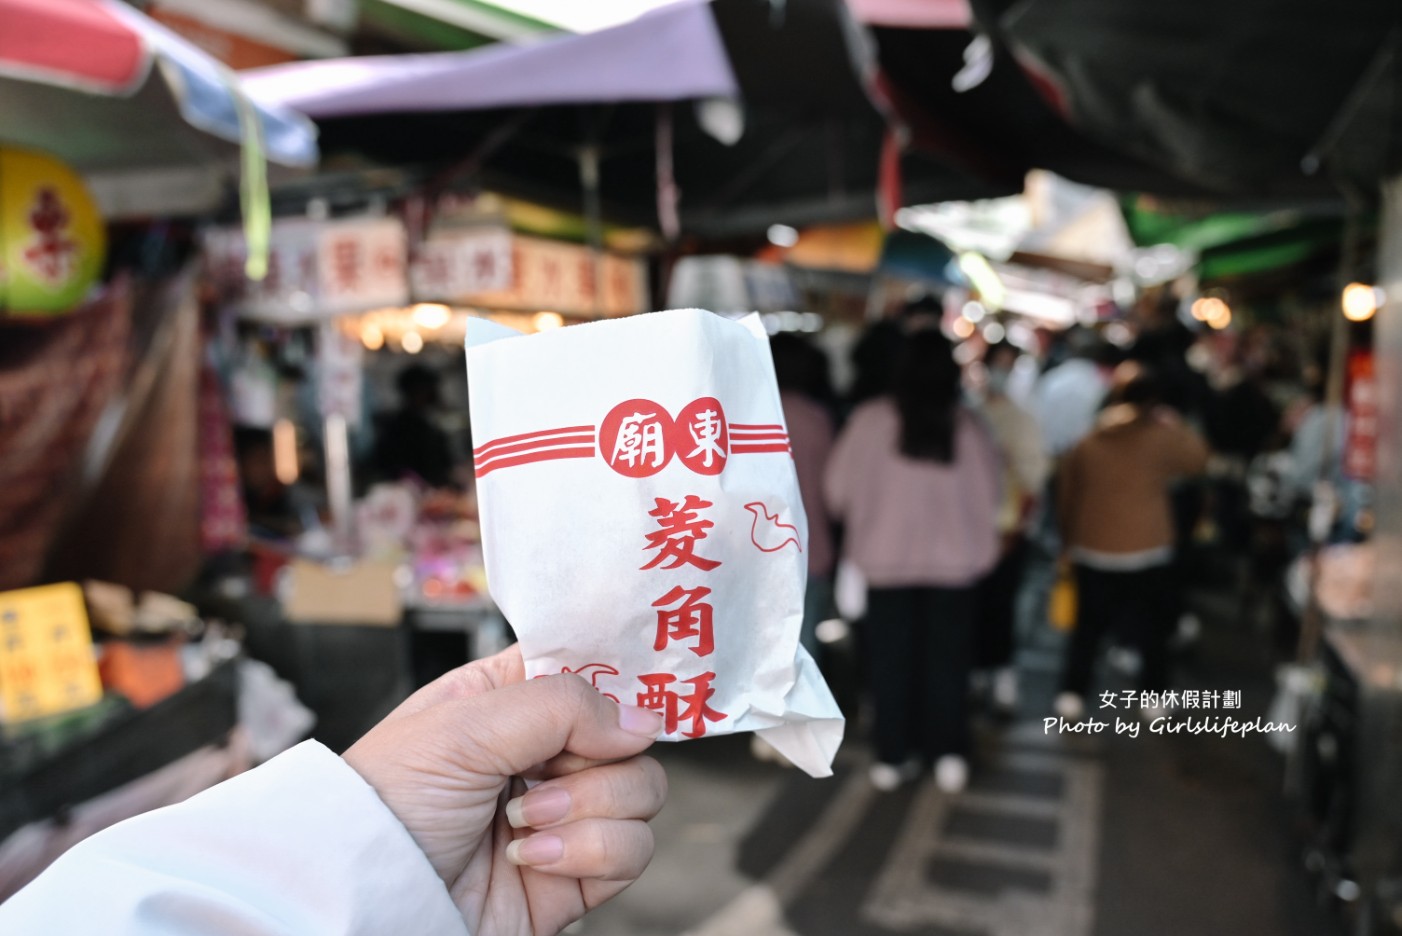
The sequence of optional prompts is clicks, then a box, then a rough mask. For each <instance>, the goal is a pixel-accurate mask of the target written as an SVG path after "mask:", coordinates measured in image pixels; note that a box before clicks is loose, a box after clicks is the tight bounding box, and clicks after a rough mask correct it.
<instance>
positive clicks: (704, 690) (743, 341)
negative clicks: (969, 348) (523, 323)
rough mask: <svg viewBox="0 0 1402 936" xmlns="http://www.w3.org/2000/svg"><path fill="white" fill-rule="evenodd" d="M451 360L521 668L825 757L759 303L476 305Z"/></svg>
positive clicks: (836, 721) (798, 547)
mask: <svg viewBox="0 0 1402 936" xmlns="http://www.w3.org/2000/svg"><path fill="white" fill-rule="evenodd" d="M502 339H509V340H502ZM467 370H468V381H469V389H470V399H471V415H472V433H473V439H474V442H475V444H476V448H475V449H474V452H473V458H474V464H475V468H476V475H477V496H478V501H479V505H480V513H481V523H482V548H483V554H484V558H485V560H486V566H487V581H488V586H489V589H490V592H491V595H492V598H493V599H494V600H495V601H496V603H497V605H498V606H499V607H500V608H501V610H502V612H503V613H504V614H505V615H506V617H507V620H509V621H510V622H511V625H512V627H513V628H514V629H515V631H516V634H517V636H518V638H519V639H520V642H521V650H522V654H523V656H524V657H525V661H526V675H527V676H528V677H535V676H541V675H546V674H553V673H561V672H571V673H578V674H580V675H581V676H583V677H584V678H586V679H588V680H589V681H590V682H591V683H592V685H593V686H594V687H595V688H597V689H598V690H599V691H600V692H602V693H604V694H606V695H607V696H609V697H610V698H613V699H615V700H617V701H620V702H625V703H628V704H631V705H642V706H645V707H647V708H651V709H653V710H655V711H657V712H658V713H659V714H661V715H662V716H663V718H664V720H665V722H666V729H665V734H664V738H665V739H668V740H682V739H686V738H699V737H710V736H713V735H719V734H729V733H731V732H737V731H754V732H757V733H758V734H759V735H760V736H761V737H762V738H764V739H765V740H766V741H768V742H769V743H770V744H771V745H773V746H774V747H775V748H776V749H777V750H778V751H779V752H780V753H782V754H783V755H784V756H785V757H787V758H788V759H789V760H791V761H792V762H793V763H794V764H795V765H797V766H798V767H800V768H802V769H803V770H805V771H807V772H808V773H809V774H811V775H813V776H815V777H817V776H829V775H831V773H832V759H833V757H834V755H835V754H836V752H837V748H838V745H839V744H840V743H841V741H842V729H843V719H842V716H841V713H840V712H839V710H838V708H837V704H836V703H835V702H834V701H833V697H832V693H831V692H830V691H829V690H828V687H827V684H826V683H825V682H824V681H823V678H822V675H821V674H820V673H819V671H818V668H817V666H816V665H815V664H814V662H813V659H812V658H811V657H810V656H809V655H808V653H807V652H806V651H805V650H804V649H803V648H802V647H801V646H800V645H799V642H798V635H799V625H800V623H801V620H802V616H803V594H804V584H805V579H806V575H807V563H806V556H805V550H806V548H807V539H808V537H807V519H806V517H805V516H804V512H803V504H802V502H801V501H800V500H799V493H798V479H797V477H796V475H795V473H794V465H793V460H792V456H791V455H790V453H789V446H788V434H787V430H786V428H785V425H784V416H783V411H782V409H781V408H780V404H779V391H778V387H777V385H776V383H775V379H774V365H773V362H772V361H771V359H770V356H769V346H768V339H767V337H766V335H765V333H764V329H763V328H762V327H761V326H760V324H759V319H758V316H749V317H748V318H746V319H744V320H741V321H738V322H737V321H731V320H727V319H723V318H721V317H719V316H716V315H713V314H711V313H709V312H703V311H700V310H697V309H685V310H678V311H672V312H659V313H654V314H650V315H642V316H636V317H633V318H627V319H620V320H614V321H606V322H597V323H593V324H588V325H579V326H574V327H571V328H565V329H559V330H556V331H550V332H543V333H540V334H535V335H530V336H521V335H518V334H517V333H516V332H513V331H511V330H510V329H506V328H503V327H502V326H498V325H494V324H492V323H491V322H487V321H485V320H480V319H474V320H472V322H471V324H470V325H469V328H468V334H467Z"/></svg>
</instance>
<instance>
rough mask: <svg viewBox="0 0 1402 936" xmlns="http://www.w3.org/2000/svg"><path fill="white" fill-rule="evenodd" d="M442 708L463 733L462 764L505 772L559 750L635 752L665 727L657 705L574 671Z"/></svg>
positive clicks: (598, 754)
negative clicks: (613, 693)
mask: <svg viewBox="0 0 1402 936" xmlns="http://www.w3.org/2000/svg"><path fill="white" fill-rule="evenodd" d="M438 708H439V709H440V710H441V717H442V718H443V719H444V721H445V722H446V723H447V727H448V729H449V731H450V732H451V734H450V737H453V738H459V739H462V742H463V743H462V745H461V747H460V753H461V754H462V755H463V756H464V757H465V758H466V759H467V760H468V763H467V764H466V765H465V766H468V767H469V768H471V769H474V770H477V771H479V772H484V773H495V774H497V775H498V776H505V777H509V776H514V775H516V774H519V773H522V772H524V771H525V770H527V769H528V768H530V767H533V766H535V765H536V764H540V763H542V762H544V761H547V760H549V759H551V758H552V757H555V756H557V755H559V754H562V753H570V754H576V755H578V756H580V757H584V758H588V759H591V760H618V759H622V758H626V757H632V756H633V755H635V754H638V753H640V752H642V751H644V750H646V749H647V748H648V747H649V746H650V745H651V744H652V742H653V741H655V740H656V739H657V736H658V735H659V734H661V733H662V719H661V717H660V716H658V715H657V714H656V713H654V712H651V711H648V710H647V709H643V708H638V707H637V706H633V705H620V704H618V703H616V702H613V701H610V700H609V699H606V698H604V697H603V695H601V694H600V693H599V692H598V691H597V690H596V689H594V688H593V687H592V686H590V685H589V684H588V683H586V682H585V681H584V680H583V679H581V678H579V677H578V676H575V675H572V674H566V675H558V676H543V677H541V678H539V679H530V680H526V681H525V682H519V683H515V684H513V685H510V686H506V687H503V688H501V689H498V690H496V691H493V692H488V693H485V694H483V695H479V696H474V697H472V698H469V699H462V700H458V701H453V702H445V703H443V704H442V705H440V706H438ZM479 761H480V762H479Z"/></svg>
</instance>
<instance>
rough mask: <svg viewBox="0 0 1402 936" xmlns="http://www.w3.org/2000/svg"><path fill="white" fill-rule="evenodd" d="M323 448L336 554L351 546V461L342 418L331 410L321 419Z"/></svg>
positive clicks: (348, 440) (344, 422)
mask: <svg viewBox="0 0 1402 936" xmlns="http://www.w3.org/2000/svg"><path fill="white" fill-rule="evenodd" d="M322 439H323V445H324V446H325V450H326V500H327V504H328V506H329V507H330V509H331V534H332V538H333V540H334V542H335V548H336V551H337V553H341V554H344V553H347V552H349V551H350V546H351V533H352V526H351V463H350V438H349V436H348V434H347V432H346V418H345V417H344V416H342V415H341V414H340V413H332V414H331V415H330V416H327V417H326V419H325V420H324V421H323V422H322Z"/></svg>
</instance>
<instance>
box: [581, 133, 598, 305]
mask: <svg viewBox="0 0 1402 936" xmlns="http://www.w3.org/2000/svg"><path fill="white" fill-rule="evenodd" d="M579 184H580V186H581V187H582V188H583V189H584V220H585V227H586V236H587V237H588V239H589V252H590V254H591V255H592V256H593V259H594V296H593V299H594V317H595V318H599V317H601V316H602V314H603V290H602V289H601V287H602V286H603V282H604V209H603V200H602V197H601V195H600V192H599V146H598V144H597V143H589V144H586V145H584V146H581V147H580V148H579Z"/></svg>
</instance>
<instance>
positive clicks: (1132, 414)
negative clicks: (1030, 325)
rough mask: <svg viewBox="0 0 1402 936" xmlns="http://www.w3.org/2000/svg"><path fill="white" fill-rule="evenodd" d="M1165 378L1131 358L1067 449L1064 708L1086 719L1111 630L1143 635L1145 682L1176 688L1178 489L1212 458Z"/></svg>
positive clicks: (1066, 714)
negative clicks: (1087, 427)
mask: <svg viewBox="0 0 1402 936" xmlns="http://www.w3.org/2000/svg"><path fill="white" fill-rule="evenodd" d="M1162 402H1163V397H1162V392H1161V390H1160V386H1159V383H1158V380H1157V379H1156V377H1155V376H1154V374H1153V373H1152V372H1151V371H1149V370H1148V369H1147V368H1145V367H1143V366H1142V365H1138V364H1133V363H1129V364H1125V365H1122V366H1121V368H1120V369H1119V370H1118V371H1117V373H1116V380H1115V384H1114V387H1113V388H1112V392H1111V397H1110V405H1109V406H1107V407H1106V408H1105V409H1104V410H1103V411H1102V413H1101V414H1100V417H1099V418H1098V420H1097V422H1096V425H1095V428H1094V429H1093V430H1092V431H1091V432H1090V434H1089V435H1087V436H1086V437H1085V438H1084V439H1082V440H1081V441H1080V442H1079V443H1078V444H1077V445H1076V447H1075V448H1073V449H1072V450H1071V451H1070V452H1069V453H1068V454H1067V456H1066V457H1065V458H1064V459H1062V462H1061V465H1060V469H1059V472H1058V478H1057V488H1058V490H1057V516H1058V518H1059V520H1060V523H1061V536H1062V542H1063V544H1064V547H1065V550H1066V554H1067V556H1068V557H1069V559H1070V561H1071V562H1072V564H1073V567H1074V569H1075V575H1076V592H1077V609H1076V627H1075V630H1074V631H1073V632H1072V635H1071V640H1070V642H1069V644H1068V645H1067V655H1066V665H1065V670H1064V673H1063V676H1062V680H1061V693H1060V694H1059V695H1058V696H1057V698H1056V712H1057V714H1058V715H1060V716H1061V717H1063V718H1065V719H1067V720H1079V719H1080V718H1081V717H1082V715H1083V714H1084V711H1085V697H1086V693H1087V692H1088V691H1089V690H1090V685H1091V680H1092V676H1093V673H1094V669H1095V660H1096V656H1097V653H1098V650H1099V646H1100V642H1101V640H1102V638H1103V637H1104V636H1105V635H1106V634H1107V633H1109V632H1117V631H1118V632H1119V633H1122V634H1125V635H1127V636H1129V637H1130V638H1131V639H1132V640H1133V642H1134V643H1135V644H1137V646H1138V649H1139V653H1140V659H1141V669H1140V677H1139V678H1140V688H1141V689H1142V690H1146V691H1154V692H1161V691H1163V690H1164V689H1166V688H1168V640H1169V636H1170V633H1171V631H1172V628H1173V624H1174V609H1175V603H1174V600H1173V597H1174V595H1173V592H1174V576H1173V571H1172V563H1173V556H1174V524H1173V509H1172V503H1171V499H1170V498H1171V492H1172V488H1173V485H1174V484H1175V483H1176V482H1177V481H1178V480H1180V479H1183V478H1187V477H1190V476H1192V475H1196V474H1199V473H1201V472H1202V471H1203V469H1204V468H1206V466H1207V457H1208V449H1207V445H1206V443H1205V442H1203V440H1202V438H1201V437H1200V436H1199V435H1198V434H1197V433H1196V432H1194V431H1193V430H1192V429H1191V428H1189V427H1188V426H1187V425H1186V424H1185V423H1184V422H1183V420H1182V418H1181V417H1180V416H1178V414H1177V413H1175V412H1174V411H1172V410H1170V409H1168V408H1166V407H1164V406H1163V405H1162Z"/></svg>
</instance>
